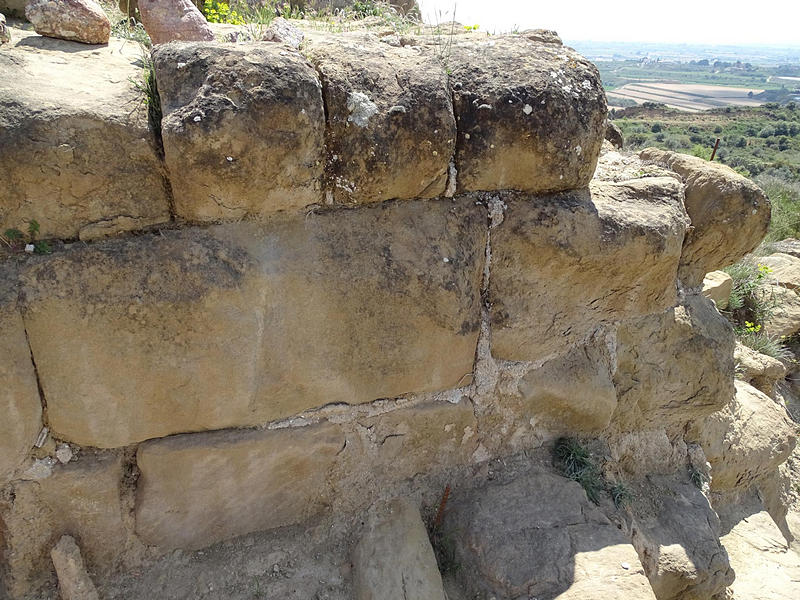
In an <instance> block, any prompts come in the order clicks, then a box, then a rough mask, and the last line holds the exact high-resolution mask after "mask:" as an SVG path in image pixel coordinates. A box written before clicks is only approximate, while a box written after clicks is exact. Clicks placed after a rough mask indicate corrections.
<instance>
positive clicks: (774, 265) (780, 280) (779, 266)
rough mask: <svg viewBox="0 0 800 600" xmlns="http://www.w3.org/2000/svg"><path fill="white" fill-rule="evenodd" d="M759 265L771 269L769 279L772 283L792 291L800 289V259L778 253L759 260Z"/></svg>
mask: <svg viewBox="0 0 800 600" xmlns="http://www.w3.org/2000/svg"><path fill="white" fill-rule="evenodd" d="M758 264H759V265H766V266H767V267H769V269H770V272H769V274H768V275H767V277H768V279H769V280H770V281H774V282H775V283H777V284H778V285H782V286H783V287H785V288H789V289H790V290H794V291H797V290H798V289H800V258H797V257H796V256H792V255H791V254H782V253H780V252H778V253H776V254H772V255H770V256H763V257H761V258H759V259H758Z"/></svg>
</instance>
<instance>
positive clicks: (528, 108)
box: [522, 104, 533, 115]
mask: <svg viewBox="0 0 800 600" xmlns="http://www.w3.org/2000/svg"><path fill="white" fill-rule="evenodd" d="M522 112H524V113H525V114H526V115H529V114H531V113H532V112H533V107H532V106H531V105H530V104H526V105H525V106H523V107H522Z"/></svg>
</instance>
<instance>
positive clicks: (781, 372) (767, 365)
mask: <svg viewBox="0 0 800 600" xmlns="http://www.w3.org/2000/svg"><path fill="white" fill-rule="evenodd" d="M733 359H734V360H735V361H736V372H737V373H736V376H737V378H739V379H741V380H742V381H745V382H747V383H749V384H750V385H752V386H753V387H754V388H756V389H758V390H760V391H762V392H764V393H765V394H766V395H767V396H772V394H773V392H774V390H775V384H776V383H777V382H778V381H782V380H783V378H784V377H785V376H786V367H785V366H784V364H783V363H782V362H781V361H779V360H778V359H777V358H772V357H771V356H767V355H766V354H761V353H760V352H756V351H755V350H753V349H752V348H748V347H747V346H745V345H744V344H742V343H741V342H736V350H735V351H734V353H733Z"/></svg>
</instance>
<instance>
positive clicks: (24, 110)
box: [0, 30, 170, 239]
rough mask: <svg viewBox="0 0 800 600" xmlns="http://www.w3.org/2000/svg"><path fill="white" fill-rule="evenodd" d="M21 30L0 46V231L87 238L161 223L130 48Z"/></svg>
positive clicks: (154, 162)
mask: <svg viewBox="0 0 800 600" xmlns="http://www.w3.org/2000/svg"><path fill="white" fill-rule="evenodd" d="M15 31H19V30H15ZM23 35H24V36H25V37H22V38H21V39H20V41H19V42H18V43H17V44H15V45H14V46H13V47H10V48H6V49H4V50H3V52H2V53H0V70H1V71H2V72H3V74H4V75H3V77H2V78H0V105H1V106H2V107H3V109H2V111H0V164H2V165H3V179H4V182H5V183H4V190H3V194H0V228H2V229H3V230H5V229H6V228H11V227H14V228H17V229H21V230H25V229H27V223H28V222H30V221H31V220H36V221H37V222H38V223H39V226H40V231H39V236H40V237H41V238H48V237H56V238H77V237H80V238H82V239H91V238H96V237H101V236H104V235H110V234H114V233H118V232H120V231H126V230H131V229H143V228H145V227H148V226H150V225H153V224H156V223H164V222H167V221H169V218H170V214H169V205H168V202H167V192H166V187H165V182H164V177H163V169H162V167H161V161H160V159H159V157H158V153H157V150H156V144H155V138H154V136H153V134H152V133H151V132H150V130H149V129H148V125H147V110H146V107H145V104H144V98H143V95H142V92H141V91H140V90H138V89H137V87H136V85H135V83H133V82H135V81H139V80H140V79H141V77H142V70H141V67H140V66H139V64H138V60H139V59H140V58H141V57H140V52H139V51H138V50H137V49H136V48H134V47H133V45H132V44H127V45H125V44H123V43H122V42H120V41H119V40H112V43H111V44H110V45H109V46H108V47H106V48H98V49H96V50H94V51H92V52H74V49H75V48H76V44H73V43H70V42H64V41H59V40H50V39H47V38H40V37H35V36H31V34H30V33H25V34H23ZM67 49H71V50H73V52H70V53H68V52H64V50H67ZM65 55H66V56H70V57H73V58H71V59H70V60H65V58H64V57H65Z"/></svg>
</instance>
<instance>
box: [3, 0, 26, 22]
mask: <svg viewBox="0 0 800 600" xmlns="http://www.w3.org/2000/svg"><path fill="white" fill-rule="evenodd" d="M27 3H28V0H0V12H2V13H3V14H5V15H6V16H7V17H17V18H19V19H24V18H25V5H26V4H27Z"/></svg>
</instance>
